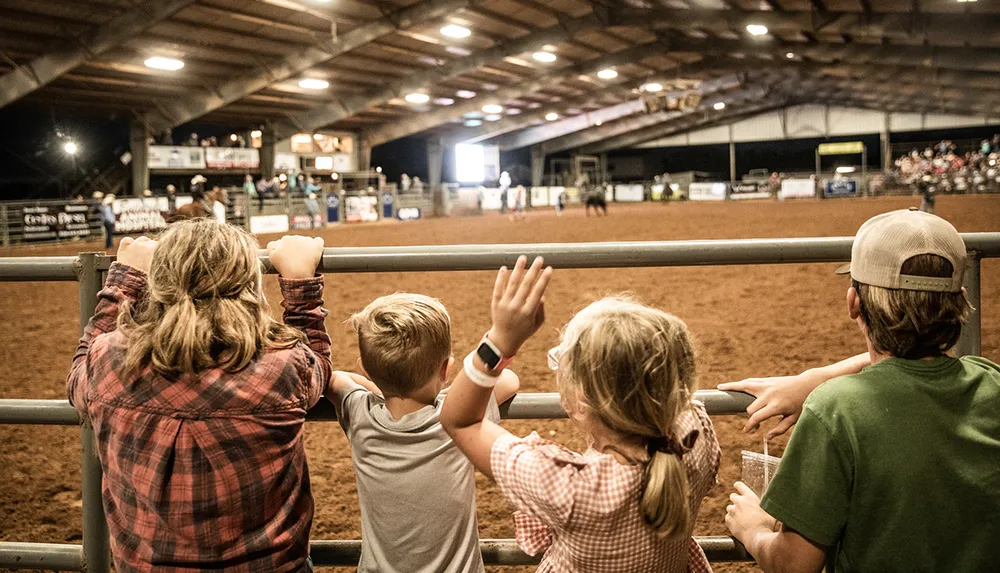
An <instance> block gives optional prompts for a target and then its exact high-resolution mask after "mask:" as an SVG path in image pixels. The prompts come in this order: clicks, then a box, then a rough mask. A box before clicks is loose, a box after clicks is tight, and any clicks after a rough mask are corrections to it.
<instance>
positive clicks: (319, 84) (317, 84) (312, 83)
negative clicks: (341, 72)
mask: <svg viewBox="0 0 1000 573" xmlns="http://www.w3.org/2000/svg"><path fill="white" fill-rule="evenodd" d="M299 87H300V88H303V89H307V90H325V89H326V88H328V87H330V82H328V81H326V80H321V79H319V78H305V79H302V80H299Z"/></svg>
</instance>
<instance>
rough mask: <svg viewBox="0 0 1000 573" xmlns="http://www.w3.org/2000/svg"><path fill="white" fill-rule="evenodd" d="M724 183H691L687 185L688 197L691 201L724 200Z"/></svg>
mask: <svg viewBox="0 0 1000 573" xmlns="http://www.w3.org/2000/svg"><path fill="white" fill-rule="evenodd" d="M727 186H728V185H727V184H726V183H719V182H716V183H692V184H691V185H690V186H689V187H688V199H690V200H692V201H725V200H726V187H727Z"/></svg>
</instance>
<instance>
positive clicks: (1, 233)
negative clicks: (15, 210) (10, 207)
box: [0, 205, 10, 247]
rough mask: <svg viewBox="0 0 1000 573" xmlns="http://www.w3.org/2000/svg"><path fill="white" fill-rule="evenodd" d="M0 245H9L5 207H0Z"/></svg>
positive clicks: (8, 226) (8, 227)
mask: <svg viewBox="0 0 1000 573" xmlns="http://www.w3.org/2000/svg"><path fill="white" fill-rule="evenodd" d="M0 243H2V244H3V246H5V247H6V246H8V245H10V224H9V223H8V222H7V205H0Z"/></svg>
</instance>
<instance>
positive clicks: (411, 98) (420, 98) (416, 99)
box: [403, 92, 431, 103]
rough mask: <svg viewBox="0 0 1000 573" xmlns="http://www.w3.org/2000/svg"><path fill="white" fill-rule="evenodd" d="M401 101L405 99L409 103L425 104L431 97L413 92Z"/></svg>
mask: <svg viewBox="0 0 1000 573" xmlns="http://www.w3.org/2000/svg"><path fill="white" fill-rule="evenodd" d="M403 99H405V100H406V101H408V102H410V103H427V102H429V101H431V96H429V95H427V94H422V93H419V92H414V93H411V94H406V97H405V98H403Z"/></svg>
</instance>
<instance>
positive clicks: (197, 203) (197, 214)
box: [170, 187, 229, 223]
mask: <svg viewBox="0 0 1000 573" xmlns="http://www.w3.org/2000/svg"><path fill="white" fill-rule="evenodd" d="M199 195H200V196H199ZM191 198H192V199H194V201H192V202H191V203H188V204H187V205H182V206H180V207H178V208H177V211H176V212H175V213H174V215H173V217H171V218H170V222H171V223H173V222H174V221H180V220H183V219H200V218H210V217H214V216H215V211H214V210H213V209H212V206H213V205H215V202H216V201H218V202H219V203H222V204H223V205H229V195H228V194H227V193H226V190H225V189H220V188H219V187H213V188H212V190H211V191H209V192H207V193H205V194H203V195H201V194H198V193H194V194H192V197H191Z"/></svg>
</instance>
